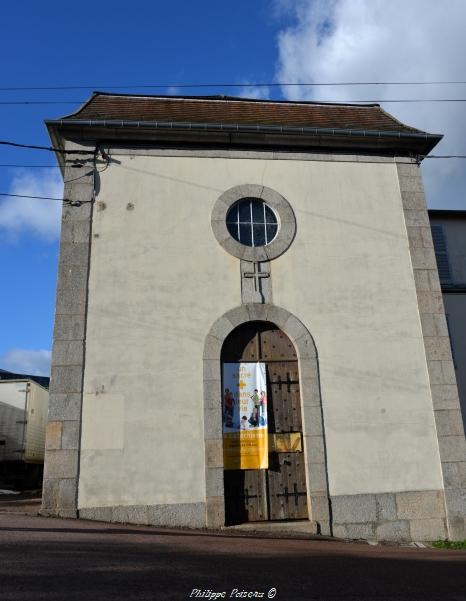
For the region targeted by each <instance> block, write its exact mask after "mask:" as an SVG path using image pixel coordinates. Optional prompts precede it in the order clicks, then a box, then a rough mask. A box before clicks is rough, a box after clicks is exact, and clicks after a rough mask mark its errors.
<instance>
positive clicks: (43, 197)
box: [0, 192, 70, 202]
mask: <svg viewBox="0 0 466 601" xmlns="http://www.w3.org/2000/svg"><path fill="white" fill-rule="evenodd" d="M0 196H14V197H16V198H36V199H38V200H59V201H60V202H61V201H65V202H70V201H69V200H68V199H66V198H54V197H52V196H31V195H29V194H10V193H9V192H8V193H6V192H0Z"/></svg>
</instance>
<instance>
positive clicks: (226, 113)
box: [64, 92, 423, 133]
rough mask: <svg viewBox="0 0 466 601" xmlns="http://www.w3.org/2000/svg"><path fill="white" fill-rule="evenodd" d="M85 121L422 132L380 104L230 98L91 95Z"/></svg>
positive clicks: (76, 116) (84, 110)
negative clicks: (401, 121) (405, 123)
mask: <svg viewBox="0 0 466 601" xmlns="http://www.w3.org/2000/svg"><path fill="white" fill-rule="evenodd" d="M68 119H69V120H71V119H83V120H107V121H112V120H125V121H159V122H160V121H166V122H177V123H185V122H193V123H217V124H218V123H222V124H232V123H234V124H244V125H247V124H254V125H278V126H299V127H317V128H336V129H352V130H371V131H386V132H388V131H390V132H406V133H423V132H421V131H420V130H417V129H414V128H413V127H409V126H407V125H404V124H403V123H400V122H399V121H397V120H396V119H395V118H394V117H392V116H391V115H389V114H388V113H386V112H385V111H384V110H383V109H382V108H381V107H380V106H379V105H378V104H366V105H362V104H330V103H328V104H325V103H311V102H280V101H264V100H246V99H240V98H232V97H221V96H219V97H215V96H205V97H176V96H175V97H170V96H168V97H167V96H135V95H123V94H122V95H118V94H106V93H101V92H95V93H94V94H93V96H92V97H91V98H90V99H89V100H88V101H87V102H86V104H84V105H83V106H82V107H81V108H80V109H79V110H78V111H77V112H75V113H73V114H72V115H68V116H67V117H64V121H66V120H68Z"/></svg>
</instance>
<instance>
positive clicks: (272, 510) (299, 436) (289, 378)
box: [221, 321, 309, 524]
mask: <svg viewBox="0 0 466 601" xmlns="http://www.w3.org/2000/svg"><path fill="white" fill-rule="evenodd" d="M221 361H222V365H224V364H230V363H257V362H260V363H264V364H265V372H266V386H267V418H268V419H267V421H268V434H269V436H268V440H269V454H268V468H267V469H245V470H244V469H243V470H234V469H233V470H229V469H225V471H224V496H225V523H226V524H237V523H244V522H254V521H266V520H299V519H308V517H309V511H308V507H307V490H306V465H305V461H304V445H303V425H302V411H301V399H300V385H299V368H298V357H297V353H296V349H295V347H294V345H293V343H292V342H291V340H290V339H289V337H288V336H287V335H286V334H285V333H284V332H283V331H282V330H281V329H280V328H278V327H277V326H276V325H275V324H273V323H271V322H266V321H249V322H246V323H243V324H241V325H240V326H238V327H236V328H235V329H234V330H233V331H232V332H231V333H230V334H229V335H228V336H227V337H226V339H225V341H224V343H223V346H222V352H221ZM222 371H223V370H222ZM222 389H223V387H222Z"/></svg>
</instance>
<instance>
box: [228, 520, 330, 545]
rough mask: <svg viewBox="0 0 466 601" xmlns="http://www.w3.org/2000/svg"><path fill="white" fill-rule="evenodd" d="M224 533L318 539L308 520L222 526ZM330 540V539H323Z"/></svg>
mask: <svg viewBox="0 0 466 601" xmlns="http://www.w3.org/2000/svg"><path fill="white" fill-rule="evenodd" d="M221 530H222V531H226V532H230V533H233V532H243V533H245V534H246V533H249V534H252V535H257V534H259V535H275V536H279V537H283V538H287V537H295V536H300V537H303V538H309V537H312V538H314V537H315V538H319V539H322V535H320V534H318V532H317V531H318V528H317V523H316V522H313V521H310V520H290V521H279V522H246V523H244V524H235V525H234V526H224V527H223V528H221ZM323 538H325V539H327V538H328V539H329V540H330V539H331V537H326V536H325V537H323Z"/></svg>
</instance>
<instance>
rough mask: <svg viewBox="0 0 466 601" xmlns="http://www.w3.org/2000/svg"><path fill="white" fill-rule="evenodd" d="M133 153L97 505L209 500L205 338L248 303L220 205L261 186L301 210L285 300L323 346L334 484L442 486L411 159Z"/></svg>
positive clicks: (105, 385)
mask: <svg viewBox="0 0 466 601" xmlns="http://www.w3.org/2000/svg"><path fill="white" fill-rule="evenodd" d="M115 158H116V159H117V160H118V161H119V164H118V163H111V164H110V166H109V167H108V168H107V169H106V170H105V171H103V172H102V173H101V174H100V192H99V194H98V197H97V204H96V208H95V213H94V223H93V239H92V250H91V253H92V254H91V267H90V280H89V313H88V323H87V341H86V364H85V382H84V391H85V392H84V401H83V423H82V441H81V445H82V455H81V466H80V480H79V507H81V508H83V507H96V506H106V505H131V504H138V505H141V504H165V503H189V502H199V501H203V500H204V499H205V479H204V442H203V423H202V419H203V396H202V395H203V390H202V353H203V345H204V339H205V336H206V334H207V332H208V331H209V328H210V326H211V325H212V323H213V322H214V321H215V320H216V319H217V318H218V317H219V316H221V315H222V314H223V313H225V312H226V311H227V310H229V309H231V308H233V307H235V306H238V305H239V304H240V303H241V294H240V265H239V260H238V259H236V258H234V257H232V256H230V255H229V254H227V253H226V252H225V251H224V250H223V249H222V248H221V247H220V245H219V244H218V243H217V241H216V240H215V238H214V236H213V233H212V230H211V226H210V215H211V210H212V207H213V205H214V203H215V201H216V199H217V198H218V196H219V195H220V194H222V193H223V192H224V191H225V190H226V189H228V188H230V187H232V186H236V185H240V184H245V183H252V184H263V185H265V186H268V187H270V188H273V189H275V190H276V191H277V192H279V193H280V194H282V195H283V196H284V197H285V198H287V199H288V201H289V202H290V203H291V205H292V207H293V209H294V211H295V214H296V219H297V236H296V239H295V241H294V243H293V244H292V246H291V248H290V249H289V250H288V251H287V252H286V253H285V254H284V255H283V256H282V257H280V258H279V259H277V260H275V261H273V262H272V281H273V298H274V303H275V304H276V305H279V306H281V307H283V308H284V309H286V310H288V311H290V312H291V313H294V314H295V315H296V317H298V318H299V319H300V320H301V321H303V322H304V324H305V325H306V326H307V327H308V329H309V330H310V332H311V334H312V335H313V337H314V339H315V342H316V346H317V350H318V353H319V362H320V369H321V385H322V403H323V410H324V419H325V434H326V437H327V444H328V469H329V481H330V492H331V494H332V495H343V494H358V493H366V492H384V491H391V492H395V491H404V490H432V489H440V488H442V479H441V473H440V462H439V455H438V445H437V439H436V433H435V424H434V417H433V412H432V402H431V397H430V391H429V383H428V376H427V369H426V363H425V356H424V345H423V340H422V333H421V326H420V320H419V314H418V310H417V302H416V293H415V288H414V280H413V274H412V269H411V264H410V256H409V251H408V241H407V235H406V230H405V226H404V221H403V216H402V208H401V199H400V192H399V187H398V179H397V173H396V167H395V165H393V164H385V163H343V162H337V163H332V162H324V161H298V160H265V159H256V160H250V159H225V158H191V157H156V156H145V157H144V156H133V157H130V156H123V155H118V156H116V157H115ZM128 203H130V204H129V205H128ZM219 402H220V399H219Z"/></svg>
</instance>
